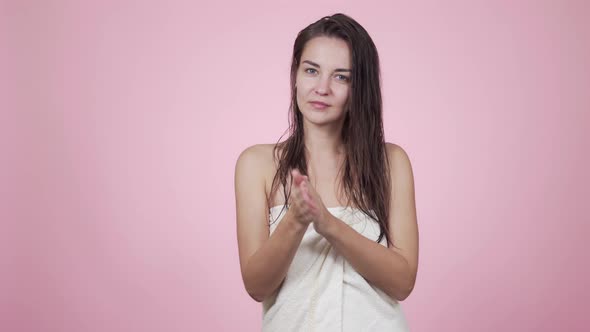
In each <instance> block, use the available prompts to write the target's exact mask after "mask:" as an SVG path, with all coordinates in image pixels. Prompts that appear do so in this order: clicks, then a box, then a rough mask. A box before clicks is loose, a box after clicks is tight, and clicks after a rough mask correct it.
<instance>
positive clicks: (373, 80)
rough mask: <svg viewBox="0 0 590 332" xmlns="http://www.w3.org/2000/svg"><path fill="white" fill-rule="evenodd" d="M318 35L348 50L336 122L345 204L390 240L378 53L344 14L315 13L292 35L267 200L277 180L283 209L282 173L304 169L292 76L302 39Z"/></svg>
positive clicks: (300, 118) (284, 180)
mask: <svg viewBox="0 0 590 332" xmlns="http://www.w3.org/2000/svg"><path fill="white" fill-rule="evenodd" d="M319 36H325V37H332V38H339V39H342V40H343V41H345V42H346V43H347V44H348V47H349V49H350V51H351V56H352V72H351V81H350V84H351V89H350V95H349V97H348V100H347V103H346V106H345V107H346V108H345V112H346V113H345V114H346V115H345V119H344V124H343V127H342V141H343V144H344V149H345V158H344V163H343V165H342V168H341V169H340V171H339V173H338V174H339V175H341V176H342V180H341V182H340V183H341V184H342V187H343V188H342V189H343V190H344V193H345V196H346V197H347V206H350V205H351V204H350V203H352V205H354V206H355V207H358V208H359V209H360V210H361V211H363V212H364V213H365V214H367V215H368V216H369V217H371V218H373V219H374V220H375V221H377V222H378V223H379V227H380V234H379V238H378V239H377V242H381V240H382V239H383V236H385V238H386V240H387V244H388V245H389V244H393V243H392V239H391V238H390V236H389V227H388V219H389V218H388V217H389V199H390V185H391V184H390V181H391V180H390V176H389V162H388V160H387V154H386V150H385V149H386V146H385V139H384V134H383V118H382V112H383V110H382V99H381V86H380V79H381V77H380V69H379V56H378V54H377V48H376V47H375V44H374V43H373V41H372V39H371V37H370V36H369V34H368V33H367V31H366V30H365V29H364V28H363V27H362V26H361V25H360V24H358V23H357V22H356V21H355V20H353V19H352V18H350V17H348V16H347V15H344V14H335V15H332V16H326V17H323V18H321V19H320V20H318V21H316V22H314V23H312V24H310V25H309V26H307V27H306V28H305V29H303V30H301V31H300V32H299V34H298V35H297V38H296V39H295V44H294V46H293V58H292V62H291V105H290V107H289V128H288V132H289V136H288V138H287V139H286V140H285V141H283V142H279V143H277V145H275V147H274V151H273V152H274V154H273V155H274V156H276V157H277V158H278V160H277V164H278V166H277V172H276V174H275V176H274V178H273V181H272V185H271V193H270V197H269V198H268V199H269V205H268V206H271V205H270V204H271V203H270V201H271V200H272V197H273V195H274V194H275V193H276V191H277V190H278V186H279V184H282V186H283V191H284V195H285V203H284V206H283V209H285V208H287V204H288V201H289V196H290V194H291V186H290V185H289V186H287V179H288V178H289V179H290V176H289V174H290V171H291V170H292V169H294V168H297V169H299V171H300V172H301V174H304V175H308V169H307V160H306V157H305V143H304V139H303V137H304V131H303V116H302V114H301V111H300V110H299V106H298V105H297V90H296V86H295V80H296V76H297V70H298V68H299V64H300V61H301V55H302V53H303V48H304V47H305V44H306V43H307V42H308V41H309V40H311V39H312V38H315V37H319ZM283 136H284V134H283ZM281 138H282V136H281ZM281 138H279V141H280V140H281ZM291 182H292V181H291ZM371 210H372V211H373V213H372V212H371Z"/></svg>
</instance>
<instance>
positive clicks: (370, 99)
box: [290, 14, 382, 141]
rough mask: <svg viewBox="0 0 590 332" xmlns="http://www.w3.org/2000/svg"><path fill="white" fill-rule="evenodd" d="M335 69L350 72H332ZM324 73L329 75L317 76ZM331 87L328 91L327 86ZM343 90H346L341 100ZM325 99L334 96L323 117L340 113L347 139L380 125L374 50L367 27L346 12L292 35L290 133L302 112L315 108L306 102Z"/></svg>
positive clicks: (300, 121)
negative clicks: (344, 96) (293, 36)
mask: <svg viewBox="0 0 590 332" xmlns="http://www.w3.org/2000/svg"><path fill="white" fill-rule="evenodd" d="M310 56H311V57H312V58H313V59H315V60H317V61H320V60H322V61H323V62H324V63H325V64H324V67H325V68H321V66H322V64H320V63H317V62H316V61H313V60H310ZM322 56H323V57H322ZM316 57H320V58H317V59H316ZM305 61H312V62H315V63H316V64H318V65H320V68H319V70H323V71H322V72H321V73H322V74H325V76H322V77H320V75H318V74H319V70H318V71H314V69H317V68H315V67H314V66H312V65H310V64H309V63H308V62H305ZM308 69H309V71H308V72H305V71H306V70H308ZM336 69H347V70H349V71H343V72H334V70H336ZM311 74H316V78H315V79H311V78H310V76H311ZM337 75H343V76H346V81H345V82H343V81H342V79H343V77H342V76H337ZM328 76H329V77H330V78H332V79H331V80H327V79H325V80H324V81H320V79H321V78H326V77H328ZM298 81H299V82H298ZM302 83H308V84H307V85H302ZM311 83H315V86H313V85H312V84H311ZM328 83H329V84H330V85H328ZM344 87H345V88H346V89H344ZM329 88H331V90H330V91H325V89H329ZM302 90H303V91H302ZM343 90H346V98H344V101H343V100H342V95H341V94H342V92H343ZM323 93H326V94H325V95H323ZM328 93H332V95H328ZM326 99H330V100H334V105H333V106H334V107H333V108H331V109H329V110H328V111H331V113H330V112H326V116H328V117H330V116H331V118H336V117H337V118H339V117H340V115H342V119H341V120H342V121H343V122H344V126H343V128H342V136H343V139H344V140H345V141H346V140H348V138H349V137H351V135H352V137H354V136H355V134H359V135H365V134H366V132H367V131H375V130H377V129H378V128H379V127H381V126H382V116H381V87H380V69H379V56H378V54H377V49H376V47H375V44H374V43H373V40H372V39H371V37H370V36H369V34H368V33H367V31H366V30H365V29H364V28H363V27H362V26H361V25H360V24H359V23H357V22H356V21H355V20H354V19H352V18H350V17H348V16H346V15H344V14H334V15H332V16H326V17H323V18H321V19H319V20H318V21H316V22H314V23H312V24H310V25H309V26H307V27H306V28H305V29H303V30H301V31H300V32H299V34H298V35H297V38H296V39H295V43H294V45H293V57H292V62H291V114H290V120H291V121H292V122H291V126H290V127H291V132H292V133H293V132H296V131H299V130H301V131H302V130H303V115H304V114H302V112H304V113H305V112H306V110H313V108H311V107H312V106H311V105H310V104H309V101H313V100H320V101H324V100H326ZM314 114H316V115H317V113H314ZM351 124H354V125H353V126H351ZM351 131H352V132H351Z"/></svg>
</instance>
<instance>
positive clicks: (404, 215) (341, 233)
mask: <svg viewBox="0 0 590 332" xmlns="http://www.w3.org/2000/svg"><path fill="white" fill-rule="evenodd" d="M387 150H388V158H389V161H390V168H391V171H390V172H391V180H392V186H391V187H392V188H391V190H392V192H391V202H390V207H389V211H390V216H389V220H388V223H389V234H390V236H391V239H392V240H393V243H394V244H395V246H396V247H397V248H394V247H385V246H383V245H381V244H379V243H377V242H375V241H374V240H370V239H368V238H366V237H365V236H363V235H361V234H359V233H358V232H357V231H355V230H354V229H352V228H351V227H350V226H348V225H347V224H346V223H344V222H343V221H342V220H340V219H337V218H336V217H334V216H333V215H332V214H330V213H329V212H327V210H326V208H325V207H324V206H323V204H322V203H321V199H319V197H318V196H317V194H316V193H315V192H313V193H311V194H312V195H311V196H312V197H313V196H315V197H313V198H314V199H313V200H314V201H315V202H318V199H319V204H313V205H315V206H318V205H319V206H320V208H319V210H320V211H321V212H320V211H318V212H320V213H319V214H318V219H317V220H316V221H314V227H315V228H316V231H317V232H318V233H320V234H322V235H323V236H324V237H325V238H326V239H327V240H328V241H329V242H330V243H331V244H332V245H333V246H334V248H335V249H336V250H337V251H338V252H340V253H341V254H342V255H343V256H344V258H345V259H346V260H347V261H348V262H349V263H350V264H351V265H352V267H353V268H354V269H355V270H356V271H357V272H358V273H360V274H361V275H362V276H363V277H364V278H365V279H367V280H368V281H369V282H370V283H371V284H373V285H375V286H377V287H378V288H380V289H381V290H383V291H384V292H385V293H386V294H388V295H389V296H391V297H392V298H394V299H396V300H398V301H403V300H405V299H406V298H407V297H408V296H409V295H410V293H411V292H412V290H413V288H414V284H415V282H416V275H417V271H418V224H417V220H416V219H417V218H416V203H415V195H414V176H413V172H412V166H411V164H410V160H409V158H408V155H407V154H406V152H405V151H404V150H403V149H402V148H401V147H400V146H398V145H395V144H390V143H388V144H387ZM311 191H313V189H312V190H311ZM315 202H314V203H315Z"/></svg>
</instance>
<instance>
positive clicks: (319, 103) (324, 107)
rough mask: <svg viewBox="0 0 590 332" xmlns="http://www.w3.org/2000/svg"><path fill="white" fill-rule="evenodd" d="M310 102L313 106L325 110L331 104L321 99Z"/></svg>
mask: <svg viewBox="0 0 590 332" xmlns="http://www.w3.org/2000/svg"><path fill="white" fill-rule="evenodd" d="M309 103H310V104H311V106H313V108H315V109H318V110H325V109H326V108H328V107H330V105H328V104H324V103H322V102H319V101H310V102H309Z"/></svg>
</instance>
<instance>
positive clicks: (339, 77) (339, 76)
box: [336, 75, 348, 81]
mask: <svg viewBox="0 0 590 332" xmlns="http://www.w3.org/2000/svg"><path fill="white" fill-rule="evenodd" d="M336 77H337V78H338V79H339V80H341V81H348V76H344V75H336Z"/></svg>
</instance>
